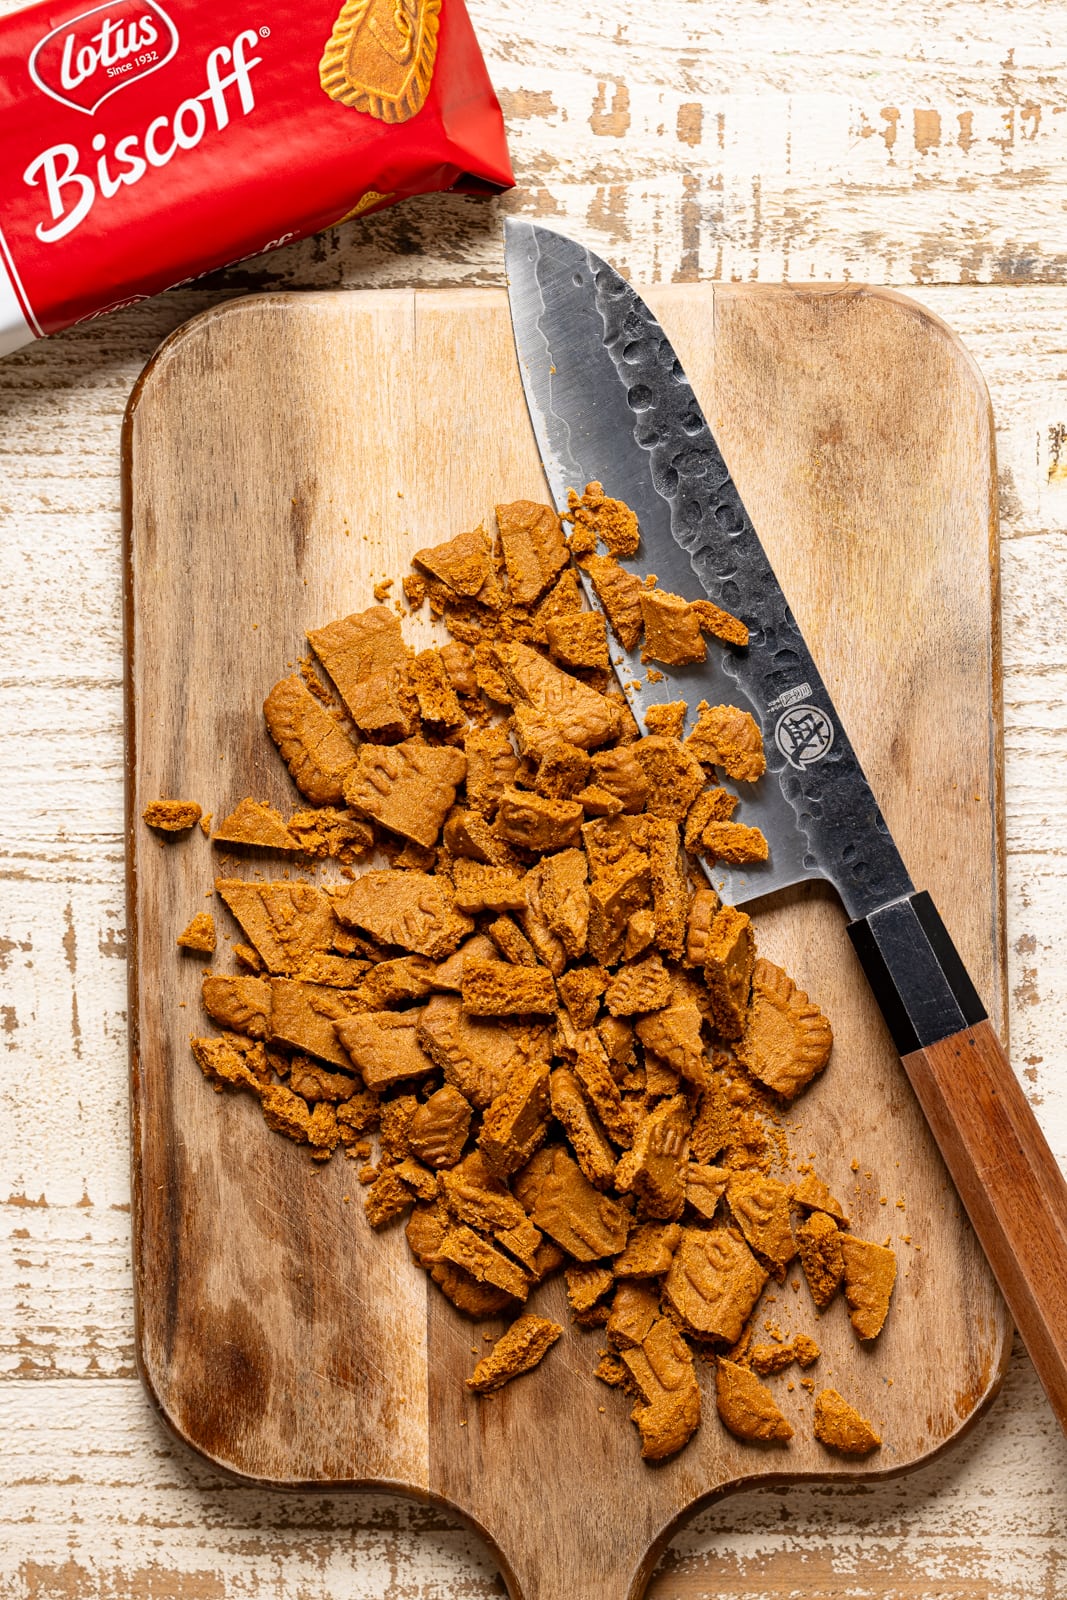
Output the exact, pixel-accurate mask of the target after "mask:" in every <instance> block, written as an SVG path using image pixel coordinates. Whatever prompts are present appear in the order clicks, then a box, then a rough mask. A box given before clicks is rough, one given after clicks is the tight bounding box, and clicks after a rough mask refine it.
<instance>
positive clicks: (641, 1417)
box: [621, 1317, 700, 1461]
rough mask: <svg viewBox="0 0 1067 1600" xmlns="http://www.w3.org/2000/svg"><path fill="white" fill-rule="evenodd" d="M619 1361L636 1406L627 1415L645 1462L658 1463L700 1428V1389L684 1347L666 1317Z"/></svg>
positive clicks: (691, 1359)
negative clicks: (637, 1396)
mask: <svg viewBox="0 0 1067 1600" xmlns="http://www.w3.org/2000/svg"><path fill="white" fill-rule="evenodd" d="M621 1354H622V1361H623V1363H624V1364H625V1366H626V1369H627V1371H628V1372H629V1375H630V1378H631V1381H632V1382H633V1384H634V1385H635V1387H636V1389H637V1391H638V1393H639V1394H640V1396H641V1401H640V1402H639V1403H638V1404H637V1405H635V1406H634V1409H633V1411H632V1412H631V1413H630V1416H631V1419H632V1421H634V1422H635V1423H636V1424H637V1428H638V1432H639V1433H640V1435H641V1455H642V1458H643V1459H644V1460H645V1461H663V1460H665V1459H666V1457H667V1456H672V1455H675V1454H676V1453H677V1452H678V1451H679V1450H681V1449H682V1447H683V1445H686V1444H688V1443H689V1440H690V1439H691V1438H692V1437H693V1434H694V1433H695V1432H696V1430H697V1428H698V1427H699V1425H700V1385H699V1383H698V1382H697V1377H696V1370H695V1368H694V1366H693V1357H692V1354H691V1353H690V1350H689V1347H688V1345H687V1344H686V1342H685V1340H684V1339H683V1338H682V1336H681V1334H680V1333H679V1331H678V1329H677V1328H676V1327H675V1326H674V1323H673V1322H672V1321H671V1319H670V1318H669V1317H658V1318H657V1319H656V1321H655V1322H654V1323H653V1324H652V1327H651V1328H650V1329H649V1331H648V1333H647V1334H646V1335H645V1337H644V1339H643V1340H642V1342H641V1344H640V1345H639V1346H635V1347H632V1348H630V1349H627V1350H623V1351H622V1353H621Z"/></svg>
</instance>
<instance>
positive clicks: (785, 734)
mask: <svg viewBox="0 0 1067 1600" xmlns="http://www.w3.org/2000/svg"><path fill="white" fill-rule="evenodd" d="M505 252H506V262H507V273H508V287H509V295H510V300H511V317H512V324H513V327H514V332H515V344H516V349H517V351H518V357H519V366H520V369H521V373H522V381H523V387H524V389H525V392H526V401H527V404H528V406H529V410H530V417H531V420H532V422H533V428H534V433H535V434H536V437H537V443H538V447H539V450H540V453H541V460H542V463H543V465H544V469H545V473H546V476H547V478H548V482H549V485H550V488H551V491H552V494H553V496H554V498H555V501H556V504H557V506H558V507H559V508H560V510H564V509H566V505H567V491H568V489H570V488H574V489H577V490H578V492H579V493H581V491H582V490H583V489H584V487H585V485H586V483H588V482H592V481H593V480H595V479H599V480H600V481H602V482H603V483H604V485H605V488H606V492H607V493H609V494H611V495H614V496H616V497H617V498H619V499H621V500H625V501H626V502H627V504H628V505H630V506H631V507H632V508H633V509H634V511H635V512H636V513H637V517H638V520H639V523H640V527H641V539H642V547H641V554H640V557H639V558H638V560H637V561H634V562H630V563H626V562H624V563H623V565H630V566H631V567H632V568H633V569H634V570H641V569H642V568H647V569H648V570H651V571H654V572H655V573H656V574H657V576H658V580H659V587H660V588H661V589H663V590H668V591H670V592H672V593H674V594H679V595H682V596H683V597H685V598H687V599H698V598H704V597H707V598H709V599H711V600H712V601H714V603H715V604H716V605H718V606H721V607H723V608H724V609H725V610H727V611H730V612H733V613H735V614H736V615H737V616H739V617H741V618H742V619H743V621H744V622H745V623H747V625H748V628H749V643H748V646H747V648H745V649H738V650H729V651H724V653H723V654H722V657H721V659H720V660H719V661H718V662H717V663H716V662H712V663H711V664H710V665H701V666H698V667H688V668H682V669H677V668H672V669H671V672H670V683H669V685H668V686H667V687H668V689H669V691H670V693H669V695H668V694H666V693H665V692H664V690H663V689H657V688H655V687H654V686H653V685H650V684H649V682H648V680H647V677H646V675H645V671H644V668H643V667H642V665H641V662H640V657H639V654H638V652H637V651H634V652H632V653H630V654H629V655H627V653H626V652H617V653H616V665H617V670H618V674H619V679H620V682H621V683H622V686H623V689H624V691H625V693H626V695H627V698H628V699H629V701H630V704H631V706H632V708H633V710H634V713H635V715H636V716H637V717H638V720H639V721H640V720H641V719H642V717H643V713H644V711H645V710H646V709H647V706H648V705H649V704H650V703H653V702H654V701H655V700H662V699H664V698H674V697H675V696H677V695H679V694H681V693H683V692H684V694H685V698H686V700H687V702H688V704H689V705H690V707H692V706H694V705H695V703H696V702H697V701H698V700H699V699H701V698H702V697H704V698H706V697H707V691H708V687H709V676H712V675H713V673H714V671H715V667H716V665H717V667H718V669H719V671H720V672H721V673H723V674H724V675H725V679H726V684H725V687H724V686H723V684H722V680H720V688H719V696H718V697H719V698H723V699H724V698H727V697H728V698H729V701H730V703H732V704H735V705H741V706H743V707H745V708H746V709H747V710H749V711H751V713H752V715H753V716H754V717H755V719H756V721H757V722H758V723H759V724H760V727H761V728H762V730H763V738H764V745H765V748H766V753H767V771H766V774H765V776H764V777H763V778H761V779H760V780H759V781H758V783H756V784H754V785H746V786H744V811H745V820H746V821H747V822H752V823H756V824H758V825H759V827H761V828H762V830H763V832H764V833H765V834H766V836H767V839H768V841H769V843H770V856H769V860H768V861H767V862H766V863H762V864H758V865H756V866H751V867H745V868H743V869H734V870H729V869H725V868H721V867H717V868H716V869H715V870H713V871H711V872H709V876H710V878H711V880H712V882H713V883H714V884H715V886H716V887H717V888H718V889H719V891H720V893H721V894H722V896H723V898H724V899H725V900H727V901H728V902H730V903H732V904H734V905H738V904H743V903H745V902H747V901H750V900H753V899H756V898H758V897H759V896H762V895H765V894H768V893H770V892H771V891H772V890H775V889H780V888H783V887H785V886H787V885H789V884H794V883H797V882H800V881H802V880H804V879H807V878H825V879H827V880H829V882H830V883H832V884H833V885H834V886H835V888H836V889H837V891H838V893H839V895H840V896H841V899H842V902H843V903H844V906H845V909H846V911H847V912H848V914H849V916H850V918H851V921H850V922H849V924H848V933H849V936H850V937H851V940H852V943H853V945H854V947H855V949H856V953H857V954H858V956H859V959H860V961H861V963H862V965H863V968H864V971H865V972H866V974H867V977H868V979H869V981H870V984H871V987H872V989H873V991H874V994H875V997H876V999H877V1001H878V1004H879V1006H880V1007H881V1010H882V1014H883V1016H884V1017H885V1020H886V1023H887V1024H888V1026H889V1029H890V1032H891V1034H892V1036H893V1040H894V1043H895V1044H896V1046H897V1048H898V1050H899V1052H900V1055H901V1058H902V1060H903V1063H904V1066H905V1068H906V1070H907V1073H908V1076H909V1078H910V1079H911V1082H912V1085H913V1087H914V1089H915V1092H916V1095H917V1096H918V1099H919V1103H920V1105H921V1106H922V1109H923V1112H924V1113H925V1115H926V1118H927V1121H928V1122H929V1124H930V1126H931V1129H932V1130H933V1133H934V1136H935V1138H936V1140H937V1143H938V1145H939V1146H940V1148H941V1153H942V1155H943V1156H944V1158H945V1162H946V1165H947V1166H948V1169H949V1171H950V1172H951V1174H952V1177H953V1179H954V1181H955V1183H956V1187H957V1189H958V1190H959V1193H960V1196H961V1198H962V1200H963V1203H964V1205H965V1206H966V1208H967V1211H968V1213H969V1215H970V1218H971V1222H972V1223H973V1225H974V1229H975V1232H976V1233H977V1235H978V1237H979V1239H980V1240H981V1242H982V1245H983V1248H984V1249H985V1252H986V1255H987V1256H988V1258H989V1261H990V1265H991V1266H992V1268H993V1271H994V1273H995V1274H996V1276H997V1279H998V1281H999V1283H1000V1286H1001V1289H1002V1290H1003V1292H1004V1297H1005V1299H1006V1300H1007V1302H1008V1305H1009V1307H1010V1309H1011V1312H1012V1315H1013V1317H1014V1319H1015V1322H1016V1325H1017V1327H1018V1328H1019V1331H1020V1333H1021V1334H1022V1336H1023V1339H1024V1340H1025V1342H1026V1345H1027V1348H1028V1350H1029V1352H1030V1355H1031V1357H1032V1359H1033V1362H1034V1366H1035V1367H1036V1368H1037V1371H1038V1374H1039V1376H1040V1378H1041V1381H1042V1382H1043V1384H1044V1386H1045V1389H1046V1392H1047V1393H1048V1396H1049V1399H1050V1401H1051V1403H1052V1407H1053V1410H1054V1411H1055V1413H1056V1416H1057V1417H1058V1419H1059V1421H1060V1423H1061V1425H1062V1426H1063V1427H1064V1429H1065V1430H1067V1184H1065V1182H1064V1179H1063V1175H1062V1174H1061V1172H1060V1170H1059V1168H1058V1166H1057V1164H1056V1162H1055V1159H1054V1158H1053V1156H1052V1153H1051V1151H1050V1150H1049V1148H1048V1145H1047V1144H1046V1142H1045V1140H1044V1137H1043V1135H1042V1133H1041V1130H1040V1128H1039V1126H1038V1124H1037V1121H1036V1119H1035V1117H1034V1114H1033V1112H1032V1111H1031V1109H1030V1105H1029V1103H1028V1101H1027V1099H1026V1097H1025V1095H1024V1094H1023V1093H1022V1090H1021V1089H1020V1087H1019V1083H1018V1080H1017V1079H1016V1077H1015V1074H1014V1072H1013V1071H1012V1068H1011V1065H1010V1063H1009V1061H1008V1059H1007V1057H1006V1055H1005V1053H1004V1050H1003V1048H1002V1047H1001V1045H1000V1043H999V1041H998V1039H997V1038H996V1035H995V1034H994V1032H993V1030H992V1028H991V1026H990V1024H989V1021H988V1018H987V1014H986V1011H985V1008H984V1007H983V1005H982V1002H981V1000H980V999H979V997H978V994H977V993H976V991H975V988H974V985H973V984H972V982H971V980H970V978H969V977H968V975H967V971H966V969H965V967H964V964H963V962H962V961H961V959H960V957H959V955H958V953H957V951H956V949H955V947H954V946H953V944H952V941H951V939H950V938H949V935H948V933H947V932H946V930H945V927H944V924H943V923H942V921H941V918H940V917H939V915H938V913H937V910H936V908H935V906H934V903H933V901H932V900H931V899H930V896H929V895H928V894H927V893H925V892H923V891H919V892H916V890H915V888H914V885H913V884H912V882H911V879H910V878H909V876H908V873H907V869H906V868H905V866H904V863H903V861H902V860H901V857H900V854H899V852H898V850H897V848H896V845H895V844H894V843H893V839H892V837H891V835H890V833H889V829H888V828H887V826H886V824H885V821H884V819H883V817H882V814H881V812H880V810H879V808H878V804H877V801H876V800H875V798H874V795H873V794H872V792H871V789H870V786H869V784H868V782H867V779H866V777H865V776H864V773H863V769H862V768H861V766H860V764H859V762H858V760H857V759H856V755H855V752H854V751H853V749H852V745H851V743H850V741H849V738H848V735H847V733H846V732H845V729H844V727H843V725H842V722H841V718H840V716H839V715H838V713H837V711H836V709H835V707H834V704H833V701H832V700H831V699H830V696H829V694H828V693H827V690H826V686H825V684H824V683H823V681H822V678H821V676H820V674H819V670H818V668H817V667H816V665H815V663H814V661H813V660H812V657H811V653H810V651H809V650H808V647H807V645H806V644H805V642H804V638H803V636H802V634H801V632H800V630H799V628H798V627H797V624H796V621H795V620H794V618H793V614H792V612H791V611H790V609H789V604H788V602H787V600H786V598H785V596H784V594H783V593H782V590H781V587H780V585H779V583H778V580H777V578H776V577H775V575H774V572H773V571H772V569H771V565H770V562H769V561H768V559H767V556H766V554H765V553H764V550H763V547H762V545H761V544H760V541H759V538H758V536H757V534H756V531H755V529H754V528H753V526H752V523H751V521H750V520H749V517H748V514H747V512H746V511H745V508H744V506H743V504H742V502H741V498H740V495H739V494H738V492H737V489H736V487H735V485H734V483H733V480H732V478H731V477H730V472H729V468H728V467H727V465H726V463H725V461H724V460H723V457H722V454H721V452H720V450H719V447H718V445H717V444H716V442H715V440H714V438H713V436H712V433H711V430H710V429H709V427H708V424H707V422H706V420H705V418H704V415H703V413H702V412H701V409H700V406H699V404H698V402H697V399H696V396H695V395H694V393H693V390H692V388H691V386H690V384H689V381H688V379H687V378H686V375H685V372H684V371H683V369H682V366H681V363H680V362H679V360H678V358H677V356H676V355H675V353H674V351H673V349H672V348H671V345H670V341H669V340H668V339H667V336H666V334H665V333H664V332H663V330H662V328H661V327H660V326H659V324H658V322H657V321H656V319H655V317H654V316H653V315H652V313H651V312H650V311H649V309H648V307H647V306H646V305H645V304H644V302H643V301H642V300H641V299H640V297H639V296H638V295H637V294H636V293H635V292H634V290H633V289H632V288H631V287H630V285H629V284H628V283H626V281H625V280H624V279H623V278H621V277H620V276H619V274H618V273H617V272H615V271H614V269H613V268H612V267H610V266H608V265H607V263H606V262H604V261H602V260H601V259H600V258H599V257H598V256H595V255H594V254H593V253H592V252H591V251H589V250H587V249H585V248H584V247H583V246H582V245H580V244H578V243H576V242H575V241H574V240H572V239H567V238H565V237H563V236H562V235H560V234H557V233H553V232H551V231H550V230H549V229H547V228H542V227H540V226H538V225H537V224H535V223H529V222H525V221H521V220H518V219H515V218H509V219H508V221H507V223H506V224H505ZM583 581H585V580H584V576H583ZM590 599H591V600H592V601H593V603H594V604H595V597H594V596H593V595H592V593H591V592H590ZM713 681H714V680H713ZM690 715H692V712H690Z"/></svg>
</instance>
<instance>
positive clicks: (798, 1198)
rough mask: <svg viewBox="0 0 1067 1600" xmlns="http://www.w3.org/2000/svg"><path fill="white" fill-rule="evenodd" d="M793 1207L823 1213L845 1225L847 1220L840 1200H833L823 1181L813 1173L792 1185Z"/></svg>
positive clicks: (806, 1174) (808, 1173)
mask: <svg viewBox="0 0 1067 1600" xmlns="http://www.w3.org/2000/svg"><path fill="white" fill-rule="evenodd" d="M790 1195H791V1198H792V1201H793V1204H794V1205H797V1206H803V1207H804V1209H805V1210H806V1211H825V1212H826V1214H827V1216H829V1217H836V1219H837V1221H838V1222H843V1223H845V1224H846V1225H847V1223H848V1218H847V1217H846V1216H845V1213H844V1211H843V1210H842V1208H841V1202H840V1200H835V1199H834V1197H833V1195H832V1194H831V1193H830V1190H829V1189H828V1188H827V1186H826V1184H825V1183H824V1182H823V1180H822V1179H821V1178H820V1177H819V1176H818V1175H817V1174H816V1173H814V1172H807V1173H805V1174H804V1176H803V1177H802V1178H801V1179H800V1181H799V1183H794V1184H793V1187H792V1189H791V1191H790Z"/></svg>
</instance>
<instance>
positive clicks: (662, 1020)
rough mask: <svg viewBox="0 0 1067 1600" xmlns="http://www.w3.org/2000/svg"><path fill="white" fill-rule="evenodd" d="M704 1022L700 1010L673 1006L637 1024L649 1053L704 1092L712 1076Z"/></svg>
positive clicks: (637, 1029)
mask: <svg viewBox="0 0 1067 1600" xmlns="http://www.w3.org/2000/svg"><path fill="white" fill-rule="evenodd" d="M702 1022H703V1018H702V1017H701V1015H700V1012H699V1011H698V1010H697V1008H696V1006H689V1005H670V1006H667V1007H665V1008H664V1010H662V1011H656V1012H653V1014H652V1015H651V1016H646V1017H642V1018H641V1020H640V1021H639V1022H638V1023H637V1027H636V1032H637V1037H638V1038H639V1039H640V1041H641V1043H642V1044H643V1045H644V1047H645V1051H646V1053H650V1054H651V1055H653V1056H655V1057H656V1058H657V1060H660V1061H662V1062H664V1063H665V1064H666V1065H667V1066H668V1067H669V1068H670V1069H671V1071H672V1072H676V1073H678V1074H679V1076H680V1077H683V1078H687V1079H688V1080H689V1082H690V1083H693V1084H695V1085H696V1086H697V1088H703V1087H704V1086H705V1084H706V1083H707V1081H708V1079H709V1076H710V1071H711V1069H710V1067H709V1065H708V1058H707V1056H706V1055H705V1054H704V1041H703V1039H702V1037H701V1025H702Z"/></svg>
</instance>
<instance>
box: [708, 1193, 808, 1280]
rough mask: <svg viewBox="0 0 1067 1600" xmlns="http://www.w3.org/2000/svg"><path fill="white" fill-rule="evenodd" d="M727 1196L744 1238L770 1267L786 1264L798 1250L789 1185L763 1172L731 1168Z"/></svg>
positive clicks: (782, 1266) (779, 1267) (778, 1267)
mask: <svg viewBox="0 0 1067 1600" xmlns="http://www.w3.org/2000/svg"><path fill="white" fill-rule="evenodd" d="M726 1199H727V1201H728V1203H729V1206H730V1210H731V1211H732V1213H733V1215H734V1220H735V1221H736V1222H737V1225H738V1227H739V1228H740V1229H741V1232H742V1233H743V1234H744V1236H745V1238H746V1240H747V1241H748V1243H749V1245H750V1246H751V1248H752V1249H753V1250H755V1251H756V1252H757V1253H758V1254H759V1255H760V1256H762V1258H763V1259H764V1261H767V1262H769V1263H770V1266H771V1268H772V1270H779V1271H780V1270H781V1269H782V1268H784V1267H787V1266H788V1265H789V1263H790V1261H792V1259H793V1257H794V1256H795V1255H796V1253H797V1245H796V1240H795V1239H794V1238H793V1230H792V1229H791V1227H790V1226H789V1189H788V1187H787V1186H786V1185H785V1184H784V1183H779V1182H778V1180H777V1179H776V1178H770V1177H768V1176H767V1175H766V1174H765V1173H762V1172H734V1173H731V1175H730V1181H729V1183H728V1184H727V1186H726Z"/></svg>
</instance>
